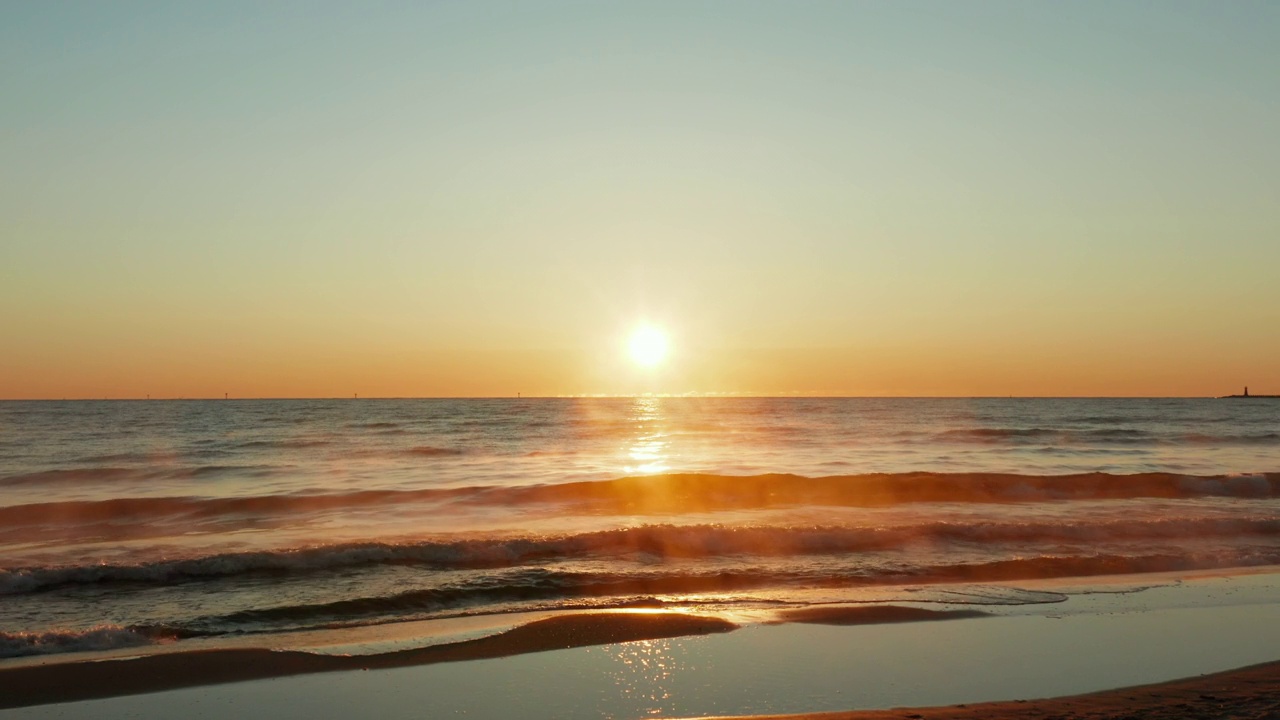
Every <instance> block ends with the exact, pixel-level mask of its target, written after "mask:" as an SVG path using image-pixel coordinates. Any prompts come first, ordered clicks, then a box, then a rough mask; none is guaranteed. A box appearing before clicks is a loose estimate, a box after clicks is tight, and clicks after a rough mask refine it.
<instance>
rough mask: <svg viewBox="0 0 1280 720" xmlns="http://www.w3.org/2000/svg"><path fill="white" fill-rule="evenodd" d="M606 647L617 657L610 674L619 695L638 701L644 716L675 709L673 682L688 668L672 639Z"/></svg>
mask: <svg viewBox="0 0 1280 720" xmlns="http://www.w3.org/2000/svg"><path fill="white" fill-rule="evenodd" d="M603 649H604V651H605V652H606V653H607V654H608V655H609V656H610V657H611V658H612V659H613V660H614V663H615V664H614V665H612V666H611V670H610V672H609V674H610V675H611V676H612V678H613V683H614V685H615V686H616V687H617V689H618V696H619V697H621V698H625V699H627V700H629V701H632V702H634V703H636V710H638V711H639V712H641V713H642V714H644V715H660V714H662V713H663V712H665V711H670V710H671V691H672V687H671V681H672V679H673V678H674V677H675V674H676V673H677V672H681V671H684V670H686V669H687V668H685V667H684V664H683V663H681V662H679V661H678V660H677V659H676V658H675V656H674V654H673V653H672V643H671V641H670V640H641V641H638V642H629V643H622V644H619V645H609V646H605V647H604V648H603Z"/></svg>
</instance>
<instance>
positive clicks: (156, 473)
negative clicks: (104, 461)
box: [0, 465, 280, 487]
mask: <svg viewBox="0 0 1280 720" xmlns="http://www.w3.org/2000/svg"><path fill="white" fill-rule="evenodd" d="M279 470H280V466H277V465H169V466H165V465H161V466H155V465H152V466H149V467H137V468H129V467H101V466H99V467H85V468H68V469H59V470H41V471H39V472H33V473H22V474H18V475H8V476H6V477H2V478H0V487H3V486H6V485H7V486H24V485H31V486H38V485H55V484H63V483H84V484H92V483H101V482H119V481H141V480H158V479H167V480H184V479H200V478H208V477H215V476H223V475H236V476H240V477H264V476H267V475H272V474H274V473H276V472H278V471H279Z"/></svg>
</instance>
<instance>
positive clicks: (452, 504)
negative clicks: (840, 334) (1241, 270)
mask: <svg viewBox="0 0 1280 720" xmlns="http://www.w3.org/2000/svg"><path fill="white" fill-rule="evenodd" d="M1274 564H1280V400H1266V399H1251V400H1232V399H1023V398H1014V399H994V398H991V399H952V398H948V399H926V398H910V399H908V398H894V399H873V398H691V397H635V398H545V399H528V398H522V399H385V400H384V399H363V398H361V399H336V400H234V399H231V400H226V399H224V400H145V401H144V400H137V401H123V400H120V401H110V400H108V401H64V402H55V401H39V402H19V401H6V402H0V657H8V658H13V657H21V656H31V655H49V654H56V653H66V652H75V651H83V650H105V649H112V648H133V647H137V648H145V647H147V646H150V645H158V644H172V643H183V642H189V641H192V640H195V639H200V638H220V637H238V638H250V639H251V638H253V637H255V636H262V637H275V638H278V637H282V636H293V637H305V636H306V635H307V634H308V633H313V632H317V631H332V630H334V629H344V628H361V627H372V626H387V625H391V624H396V623H408V622H410V621H415V622H416V621H430V620H434V619H446V618H465V617H483V616H504V615H510V614H513V613H523V612H527V611H542V612H558V611H570V610H580V609H584V608H664V607H673V608H675V607H678V608H683V609H689V608H692V609H695V610H696V609H706V610H708V611H712V612H731V611H735V610H742V609H747V610H750V609H761V608H764V609H768V608H802V607H806V606H810V605H813V604H817V603H831V602H841V601H844V600H849V599H850V598H858V599H862V600H865V599H866V598H868V597H871V598H880V599H889V600H892V599H905V600H909V601H913V602H923V603H931V602H936V603H945V604H947V605H948V606H952V605H957V604H959V605H975V606H983V605H987V606H998V605H1006V606H1008V605H1017V604H1020V603H1041V602H1053V601H1055V597H1054V595H1053V593H1048V592H1044V591H1042V590H1037V589H1035V586H1034V585H1033V584H1032V582H1033V581H1037V582H1039V581H1044V580H1046V579H1056V578H1077V577H1104V576H1115V575H1129V574H1135V573H1137V574H1141V573H1156V572H1169V571H1190V570H1217V569H1227V570H1230V569H1235V568H1247V567H1255V566H1263V565H1274ZM1020 583H1021V585H1020ZM1024 585H1025V587H1024ZM302 644H305V643H302Z"/></svg>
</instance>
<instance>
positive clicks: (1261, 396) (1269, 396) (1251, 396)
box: [1220, 385, 1280, 400]
mask: <svg viewBox="0 0 1280 720" xmlns="http://www.w3.org/2000/svg"><path fill="white" fill-rule="evenodd" d="M1220 398H1221V399H1238V400H1244V399H1246V398H1248V399H1250V400H1253V399H1256V398H1269V399H1276V398H1280V395H1250V394H1249V386H1248V385H1245V386H1244V394H1243V395H1222V396H1220Z"/></svg>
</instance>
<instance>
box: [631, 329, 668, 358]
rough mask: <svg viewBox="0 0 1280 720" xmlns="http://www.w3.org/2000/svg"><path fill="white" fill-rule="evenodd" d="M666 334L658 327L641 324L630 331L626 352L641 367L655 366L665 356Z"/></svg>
mask: <svg viewBox="0 0 1280 720" xmlns="http://www.w3.org/2000/svg"><path fill="white" fill-rule="evenodd" d="M667 349H668V343H667V335H666V333H664V332H662V331H661V330H659V329H658V328H655V327H653V326H650V325H642V326H640V327H638V328H636V330H635V331H634V332H632V333H631V339H630V340H628V341H627V353H628V355H630V356H631V360H632V362H634V363H636V364H637V365H640V366H641V367H647V368H651V367H656V366H658V365H659V364H661V363H662V361H663V360H665V359H666V357H667Z"/></svg>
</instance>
